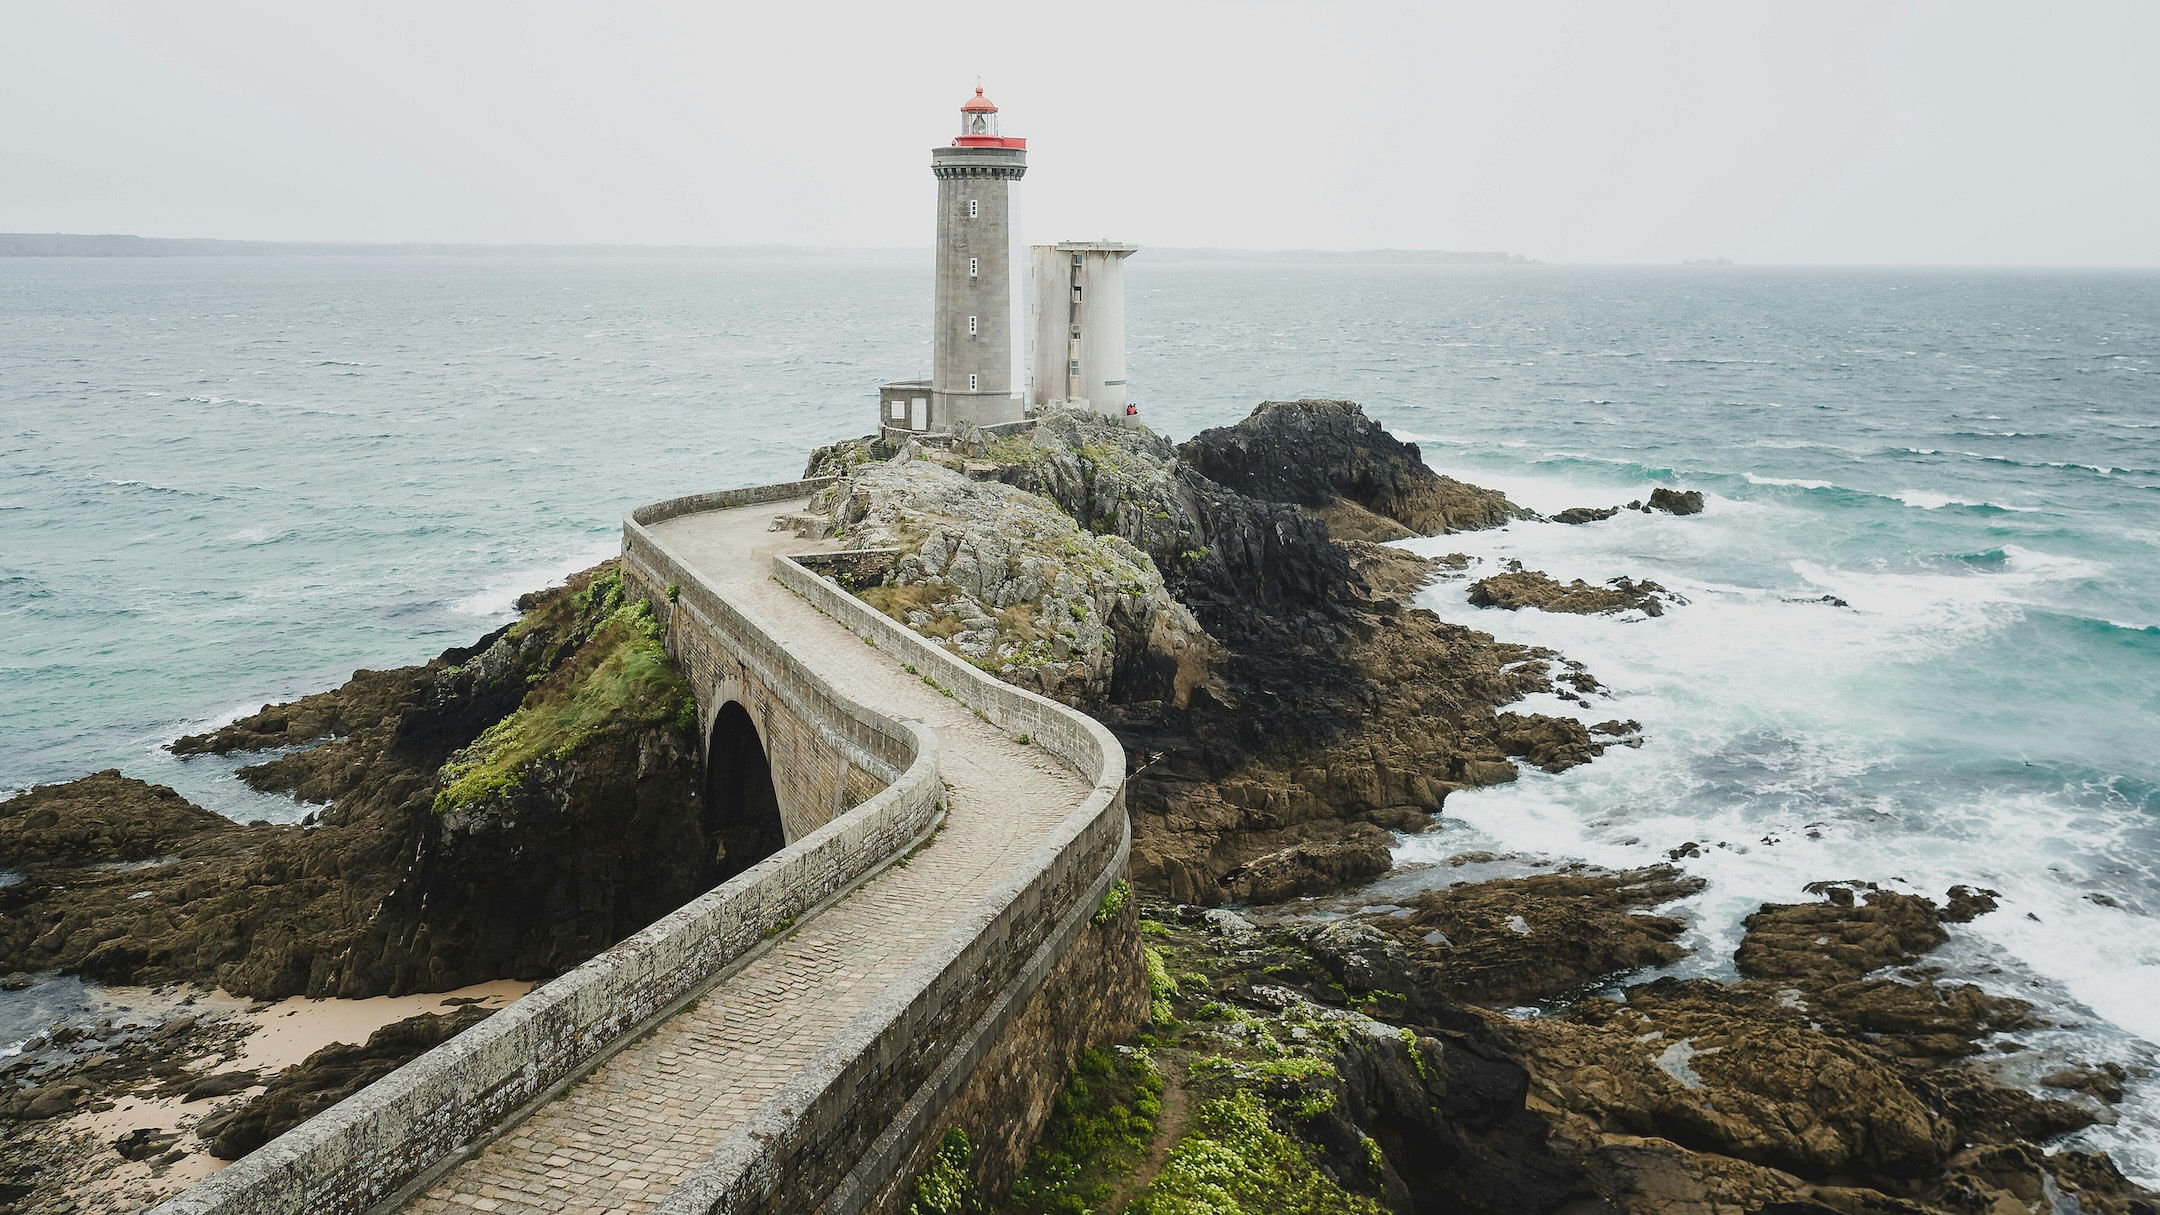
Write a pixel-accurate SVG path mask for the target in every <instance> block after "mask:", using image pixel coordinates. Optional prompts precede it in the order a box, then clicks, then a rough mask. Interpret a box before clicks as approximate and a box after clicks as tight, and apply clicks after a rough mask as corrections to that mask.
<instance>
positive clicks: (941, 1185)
mask: <svg viewBox="0 0 2160 1215" xmlns="http://www.w3.org/2000/svg"><path fill="white" fill-rule="evenodd" d="M974 1154H975V1149H974V1146H973V1145H972V1144H970V1143H969V1142H968V1137H967V1132H966V1131H963V1130H961V1129H960V1128H959V1127H957V1126H956V1127H954V1128H952V1129H951V1130H949V1131H947V1132H945V1137H944V1138H943V1139H941V1140H939V1141H938V1149H937V1154H936V1155H935V1156H932V1157H931V1158H930V1167H929V1168H927V1169H924V1170H923V1172H922V1175H921V1176H920V1177H917V1178H916V1179H915V1196H914V1200H913V1201H912V1202H910V1203H908V1215H966V1213H967V1212H970V1211H973V1210H976V1209H978V1204H977V1203H976V1201H975V1188H974V1187H973V1186H972V1185H970V1184H968V1176H967V1166H968V1161H969V1159H970V1158H972V1157H973V1156H974Z"/></svg>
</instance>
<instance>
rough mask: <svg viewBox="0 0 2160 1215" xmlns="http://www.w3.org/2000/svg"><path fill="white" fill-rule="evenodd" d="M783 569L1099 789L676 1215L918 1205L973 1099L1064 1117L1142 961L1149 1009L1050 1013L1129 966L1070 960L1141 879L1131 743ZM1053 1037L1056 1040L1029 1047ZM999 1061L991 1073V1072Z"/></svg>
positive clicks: (1023, 1119) (685, 1198) (791, 564)
mask: <svg viewBox="0 0 2160 1215" xmlns="http://www.w3.org/2000/svg"><path fill="white" fill-rule="evenodd" d="M773 565H774V574H775V577H777V578H778V579H779V580H780V582H781V584H782V585H783V586H786V587H787V588H788V589H790V590H792V591H794V592H795V593H797V594H799V595H801V596H803V598H804V599H806V600H808V601H809V602H810V603H811V604H813V605H814V606H816V607H817V608H819V609H820V610H821V611H824V612H825V613H826V614H827V615H829V616H831V617H833V618H834V619H835V620H837V621H839V622H840V623H841V624H843V625H845V626H846V627H847V628H848V629H849V630H850V631H851V632H854V633H855V634H856V635H857V636H859V637H862V638H863V639H864V640H865V641H867V642H869V643H871V644H872V645H875V646H876V647H877V648H878V649H880V650H882V651H884V652H885V653H886V654H888V655H890V656H892V657H893V658H894V659H896V660H898V661H901V662H904V663H908V664H912V665H913V666H914V667H915V668H916V669H917V670H918V671H920V672H922V673H923V674H924V675H925V676H926V677H927V678H930V679H933V680H935V681H936V683H937V684H938V685H939V686H940V687H942V688H944V689H946V690H948V691H949V692H950V693H951V694H952V695H953V697H954V699H956V700H957V701H959V702H960V703H961V704H963V705H965V706H967V707H968V708H970V709H973V710H974V711H976V712H978V713H981V714H982V715H983V716H984V717H985V718H987V719H988V720H989V721H990V722H991V723H992V724H994V725H996V726H998V727H1000V728H1002V729H1004V730H1006V731H1008V732H1010V733H1012V734H1014V735H1016V736H1017V735H1020V734H1025V735H1027V736H1028V737H1029V740H1030V741H1031V742H1032V743H1033V744H1035V745H1037V746H1040V747H1042V748H1043V749H1044V750H1046V751H1048V752H1049V753H1050V754H1051V755H1053V756H1055V757H1057V758H1058V759H1059V760H1060V761H1061V762H1063V763H1064V764H1066V765H1067V766H1068V767H1070V768H1072V769H1073V770H1074V771H1076V772H1078V773H1079V774H1080V775H1081V776H1083V777H1084V778H1086V779H1087V780H1088V781H1089V782H1090V784H1091V786H1092V788H1091V789H1090V791H1089V793H1088V795H1087V797H1086V798H1085V799H1083V800H1082V802H1081V803H1080V805H1078V806H1076V807H1075V808H1074V810H1073V812H1072V813H1071V814H1070V815H1068V816H1067V817H1066V818H1065V820H1064V821H1063V822H1062V823H1061V824H1060V825H1059V828H1058V830H1057V831H1056V832H1054V833H1053V834H1052V836H1051V837H1050V838H1049V839H1047V840H1045V841H1044V843H1043V845H1042V846H1041V847H1040V848H1038V849H1037V850H1036V851H1035V852H1034V853H1033V854H1031V855H1030V856H1029V858H1028V860H1027V861H1026V862H1024V863H1023V864H1022V865H1021V866H1020V867H1019V868H1018V869H1017V870H1016V871H1015V872H1014V873H1013V874H1012V875H1011V876H1010V877H1008V879H1007V880H1006V881H1005V882H1004V883H1003V884H1001V885H1000V886H998V887H997V888H996V889H994V890H993V891H992V892H991V893H990V894H989V895H988V896H986V897H985V898H984V899H983V900H982V901H981V903H980V904H978V906H977V907H976V908H975V910H974V913H973V914H972V915H971V916H970V917H969V918H968V919H967V920H966V921H964V922H963V923H962V924H960V925H959V926H958V927H956V928H955V929H954V930H953V932H951V933H950V934H948V936H947V937H946V938H945V939H944V940H943V941H942V942H940V943H939V945H938V946H937V947H936V948H934V949H932V950H930V951H929V952H928V953H926V955H925V956H924V957H923V958H922V959H921V960H920V961H919V962H917V963H916V965H915V966H913V967H911V968H910V969H909V970H908V971H907V972H906V974H904V975H903V976H902V977H901V978H900V979H899V980H898V981H896V982H895V983H894V984H893V985H892V986H891V988H890V989H888V991H887V993H886V995H885V997H884V998H883V999H882V1000H881V1001H880V1003H879V1004H878V1005H876V1006H874V1007H873V1008H871V1009H870V1010H869V1011H868V1012H867V1013H865V1014H864V1015H863V1016H862V1017H861V1018H860V1019H859V1020H858V1021H857V1022H856V1023H855V1025H854V1026H852V1027H851V1029H850V1041H849V1042H848V1043H847V1044H846V1045H845V1046H844V1047H842V1048H841V1049H837V1050H833V1051H830V1052H828V1053H827V1054H826V1055H825V1056H824V1060H823V1062H824V1064H825V1065H824V1066H823V1067H821V1068H817V1069H811V1070H809V1071H806V1072H804V1073H802V1074H799V1075H798V1076H796V1077H795V1078H794V1079H793V1080H792V1081H791V1082H790V1083H789V1084H788V1085H787V1086H785V1087H783V1088H782V1089H781V1090H780V1091H779V1092H778V1093H777V1094H775V1095H774V1097H773V1098H772V1099H771V1100H770V1101H769V1102H768V1103H767V1105H766V1107H765V1109H764V1110H762V1111H760V1114H759V1115H758V1116H757V1117H756V1118H754V1119H753V1120H752V1122H751V1123H750V1125H749V1126H747V1127H746V1128H744V1130H743V1131H742V1132H741V1133H739V1134H737V1135H736V1136H734V1137H733V1138H732V1139H731V1140H730V1141H729V1142H728V1143H727V1144H725V1145H723V1146H722V1147H721V1149H720V1150H718V1151H716V1152H714V1153H713V1154H712V1155H711V1156H710V1157H709V1158H708V1159H707V1160H706V1162H705V1163H704V1164H703V1165H702V1166H700V1168H699V1169H698V1170H697V1172H696V1173H695V1174H693V1175H692V1176H691V1177H690V1178H689V1179H687V1180H686V1181H685V1182H684V1183H683V1184H681V1185H679V1186H678V1187H677V1188H676V1189H675V1191H674V1192H673V1193H671V1194H670V1195H669V1196H668V1198H667V1200H666V1201H664V1202H663V1203H661V1204H660V1206H659V1207H658V1208H656V1211H657V1212H660V1213H664V1215H705V1213H711V1215H719V1213H721V1212H726V1213H729V1215H741V1213H748V1212H774V1213H778V1212H787V1211H801V1210H808V1209H819V1210H825V1211H834V1212H852V1211H861V1210H874V1211H883V1210H888V1209H897V1208H899V1207H902V1206H904V1205H905V1203H906V1194H905V1190H904V1185H902V1183H901V1179H903V1178H905V1177H907V1176H910V1175H911V1172H912V1170H913V1169H914V1168H915V1167H918V1166H919V1164H920V1161H921V1158H922V1154H923V1152H924V1151H925V1150H926V1149H927V1148H928V1147H929V1146H930V1145H931V1144H932V1142H933V1141H934V1139H935V1138H936V1135H937V1133H938V1131H939V1129H940V1128H941V1127H943V1126H945V1125H949V1124H950V1119H949V1111H952V1110H953V1109H954V1107H955V1106H956V1105H959V1106H963V1107H967V1108H968V1109H971V1110H973V1111H975V1112H977V1113H982V1112H987V1111H988V1110H990V1109H992V1108H994V1107H996V1106H997V1105H998V1104H999V1103H998V1102H997V1100H996V1098H997V1097H998V1096H1000V1095H1002V1096H1004V1097H1006V1098H1007V1100H1008V1101H1013V1098H1015V1097H1016V1096H1017V1097H1021V1098H1024V1099H1023V1100H1018V1101H1013V1103H1012V1104H1011V1105H1010V1106H1008V1107H1007V1112H1008V1113H1009V1114H1010V1115H1011V1119H1012V1120H1011V1121H1010V1122H1009V1123H1008V1124H1007V1125H1006V1130H1007V1131H1008V1132H1010V1133H1011V1134H1012V1136H1013V1137H1014V1138H1015V1139H1020V1140H1023V1141H1024V1140H1025V1139H1026V1138H1027V1137H1028V1136H1029V1135H1030V1134H1031V1133H1032V1131H1033V1130H1034V1129H1036V1128H1038V1127H1039V1126H1040V1125H1041V1121H1042V1119H1043V1118H1044V1117H1045V1116H1046V1115H1047V1113H1048V1104H1049V1098H1050V1096H1051V1095H1052V1094H1054V1093H1055V1092H1056V1090H1057V1087H1058V1085H1059V1083H1060V1082H1061V1081H1062V1078H1063V1075H1064V1071H1065V1068H1066V1067H1067V1066H1068V1065H1069V1064H1070V1061H1071V1057H1072V1055H1073V1054H1074V1053H1076V1052H1077V1050H1078V1048H1079V1044H1080V1042H1081V1041H1082V1040H1083V1039H1084V1037H1085V1036H1086V1035H1087V1034H1088V1033H1089V1031H1091V1030H1093V1031H1098V1032H1101V1033H1102V1034H1103V1035H1104V1036H1108V1035H1109V1034H1114V1033H1116V1032H1118V1030H1119V1029H1120V1028H1121V1027H1122V1026H1123V1025H1124V1024H1126V1023H1127V1018H1131V1019H1133V1020H1136V1019H1137V1017H1138V1015H1139V1009H1140V1007H1141V1006H1142V1005H1143V1004H1144V992H1145V987H1144V980H1143V978H1142V976H1141V973H1140V972H1139V970H1138V969H1137V967H1136V966H1135V967H1128V968H1126V970H1127V972H1128V973H1127V974H1126V976H1125V978H1126V981H1127V983H1128V984H1129V988H1128V990H1129V992H1130V993H1132V999H1131V1000H1130V1001H1124V1000H1119V999H1118V998H1117V997H1116V996H1115V995H1112V996H1110V997H1108V998H1107V999H1106V1000H1105V1001H1104V1011H1103V1016H1102V1017H1101V1018H1098V1019H1094V1020H1087V1019H1081V1020H1074V1019H1067V1020H1066V1021H1065V1022H1064V1023H1062V1024H1057V1025H1052V1024H1051V1022H1053V1021H1054V1020H1055V1018H1054V1017H1052V1016H1051V1015H1049V1014H1047V1013H1045V1012H1044V1010H1043V1008H1042V1005H1041V1003H1040V1002H1039V998H1040V997H1041V994H1042V993H1043V992H1044V990H1045V985H1046V984H1048V983H1050V982H1051V981H1052V979H1053V978H1054V977H1057V976H1060V975H1062V976H1063V977H1064V980H1065V982H1066V983H1068V984H1071V983H1073V982H1075V981H1076V980H1075V976H1076V975H1078V974H1081V973H1085V972H1086V971H1088V970H1090V969H1100V970H1102V971H1103V972H1105V973H1112V972H1115V971H1116V970H1117V969H1118V968H1117V966H1116V965H1115V963H1114V961H1113V962H1108V963H1105V964H1103V965H1101V966H1100V967H1087V966H1083V967H1081V968H1080V969H1079V970H1078V971H1076V970H1075V969H1074V968H1073V967H1071V966H1066V965H1061V964H1062V963H1063V962H1064V960H1065V957H1066V954H1067V952H1068V950H1070V949H1071V948H1072V947H1073V946H1074V944H1075V942H1076V941H1080V940H1081V939H1082V937H1083V934H1085V933H1087V932H1088V930H1089V925H1090V920H1091V919H1092V917H1093V915H1094V912H1095V909H1096V907H1097V906H1098V905H1099V903H1100V902H1101V900H1102V897H1103V895H1104V894H1106V893H1107V892H1108V890H1109V888H1110V886H1111V885H1112V883H1114V882H1115V881H1116V880H1117V879H1118V878H1119V877H1120V876H1122V874H1123V873H1124V871H1125V863H1126V857H1127V855H1128V853H1129V851H1130V848H1131V843H1132V832H1131V825H1130V823H1129V821H1128V820H1127V818H1126V815H1125V792H1124V788H1125V752H1124V748H1123V747H1122V746H1120V745H1119V743H1118V741H1117V739H1116V738H1115V737H1114V736H1112V735H1111V733H1110V732H1109V730H1108V729H1106V728H1104V727H1103V725H1102V724H1101V723H1100V722H1097V721H1096V720H1095V719H1093V718H1091V717H1088V716H1087V715H1085V714H1083V713H1080V712H1078V711H1077V710H1074V709H1071V708H1069V707H1067V706H1065V705H1061V704H1059V703H1057V702H1056V701H1053V700H1050V699H1048V698H1046V697H1043V696H1039V695H1036V694H1035V693H1033V692H1027V691H1023V690H1021V689H1019V688H1015V687H1012V686H1011V685H1009V684H1006V683H1003V682H1002V681H1000V680H998V679H996V678H994V677H993V676H991V675H989V674H987V673H986V672H984V671H982V670H980V669H978V668H976V667H974V666H972V665H970V664H969V663H967V662H965V661H963V660H961V659H959V658H957V657H955V656H954V655H952V654H951V653H949V652H948V651H946V650H944V649H942V648H940V647H938V646H936V645H933V644H931V643H930V642H929V641H927V640H925V639H924V638H922V637H920V636H918V635H916V634H915V633H914V632H913V631H911V630H909V629H907V628H906V627H905V626H903V625H901V624H899V623H898V622H896V621H894V620H892V619H891V618H890V617H887V616H885V615H884V614H882V613H880V612H878V611H877V610H875V609H874V608H872V607H870V606H869V605H868V604H866V603H864V602H862V601H861V600H860V599H857V598H856V597H855V596H853V595H851V594H849V593H847V592H846V591H844V590H842V589H841V588H840V587H838V586H836V585H834V584H833V583H832V582H830V581H827V580H826V579H824V578H820V577H819V576H817V575H816V574H815V573H813V572H811V571H810V570H809V569H807V568H805V566H804V565H802V564H801V563H799V562H797V561H794V560H790V559H788V558H786V557H780V558H775V559H774V562H773ZM1129 932H1130V929H1129V928H1128V933H1129ZM1129 944H1130V948H1128V949H1126V950H1125V951H1123V952H1124V954H1125V956H1127V957H1128V958H1130V959H1131V960H1133V961H1135V962H1136V961H1137V956H1138V950H1137V937H1136V936H1132V937H1131V938H1130V941H1129ZM1085 952H1086V951H1083V953H1085ZM1103 952H1104V954H1105V956H1106V957H1108V958H1113V959H1114V958H1115V957H1116V956H1118V954H1119V952H1120V951H1118V950H1117V949H1116V948H1115V947H1111V946H1105V948H1104V951H1103ZM1043 1029H1049V1030H1052V1031H1056V1032H1051V1033H1048V1034H1046V1035H1045V1036H1044V1037H1043V1038H1042V1039H1041V1040H1039V1041H1034V1042H1030V1041H1028V1040H1027V1038H1028V1034H1029V1033H1030V1032H1038V1031H1041V1030H1043ZM986 1064H987V1065H988V1066H989V1067H990V1069H991V1072H990V1074H984V1073H983V1072H982V1070H981V1069H982V1068H983V1067H984V1066H985V1065H986ZM1015 1070H1024V1071H1027V1072H1029V1073H1030V1074H1031V1075H1032V1076H1033V1077H1034V1081H1033V1082H1032V1083H1030V1084H1024V1085H1018V1086H1013V1085H1004V1086H1000V1085H999V1084H997V1083H996V1081H995V1077H996V1075H997V1074H1006V1075H1010V1073H1012V1072H1013V1071H1015ZM1001 1088H1002V1090H1003V1091H1002V1093H1001V1091H1000V1090H1001ZM1007 1176H1008V1177H1009V1174H1007ZM1000 1179H1001V1178H1000V1177H998V1176H994V1175H993V1176H992V1177H990V1178H989V1180H991V1181H993V1182H995V1181H997V1180H1000Z"/></svg>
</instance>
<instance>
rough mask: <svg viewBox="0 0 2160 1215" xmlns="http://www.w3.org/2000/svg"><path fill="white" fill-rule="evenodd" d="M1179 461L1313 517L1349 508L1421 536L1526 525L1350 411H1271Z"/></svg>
mask: <svg viewBox="0 0 2160 1215" xmlns="http://www.w3.org/2000/svg"><path fill="white" fill-rule="evenodd" d="M1178 451H1179V454H1180V455H1182V456H1183V457H1184V459H1185V462H1186V463H1187V464H1189V465H1191V466H1192V467H1193V469H1194V470H1195V471H1197V472H1199V473H1200V474H1201V475H1202V476H1204V477H1207V478H1209V479H1210V480H1213V481H1215V482H1217V483H1219V484H1222V485H1226V486H1229V487H1230V488H1231V489H1235V490H1238V491H1240V492H1241V493H1244V494H1247V495H1249V496H1251V497H1255V498H1260V499H1264V500H1266V501H1270V502H1294V503H1296V504H1298V505H1300V506H1307V507H1328V506H1331V505H1333V504H1334V503H1335V502H1336V501H1338V500H1344V501H1348V502H1351V503H1354V504H1356V505H1357V506H1359V507H1361V508H1363V509H1364V510H1366V511H1369V512H1371V513H1372V514H1375V515H1379V516H1382V517H1383V518H1386V519H1391V520H1393V521H1394V522H1396V523H1397V524H1399V525H1401V526H1402V527H1405V528H1408V529H1409V531H1410V532H1412V533H1416V534H1419V535H1427V536H1431V535H1438V534H1440V533H1443V532H1461V531H1475V530H1478V529H1480V528H1487V527H1498V526H1500V525H1501V524H1503V523H1507V522H1509V521H1510V520H1513V519H1519V518H1522V517H1524V512H1523V510H1522V509H1521V508H1520V507H1518V506H1516V505H1515V504H1514V503H1512V502H1509V501H1508V500H1507V498H1506V497H1504V496H1503V495H1500V494H1496V493H1494V492H1492V491H1491V490H1487V489H1479V488H1478V487H1477V486H1474V485H1465V484H1463V483H1462V482H1460V481H1456V480H1452V479H1450V478H1448V477H1443V476H1441V475H1439V474H1438V473H1435V472H1433V471H1432V470H1431V469H1430V468H1428V467H1426V465H1425V461H1424V458H1423V457H1422V456H1421V455H1420V454H1419V452H1418V449H1417V444H1415V443H1405V442H1403V441H1401V440H1400V439H1397V438H1396V437H1395V436H1393V435H1391V434H1389V433H1388V432H1387V430H1386V428H1384V427H1382V426H1381V425H1380V424H1379V423H1378V422H1375V421H1373V420H1372V419H1370V418H1368V417H1366V416H1365V411H1364V410H1363V409H1361V408H1359V407H1358V406H1357V404H1356V403H1355V402H1351V401H1314V400H1306V401H1267V402H1264V403H1262V404H1261V405H1260V406H1259V407H1258V408H1257V409H1255V410H1253V412H1252V414H1251V416H1249V417H1247V418H1246V419H1245V420H1244V421H1242V422H1239V423H1238V424H1237V425H1235V426H1218V427H1215V428H1213V429H1211V430H1203V431H1201V432H1200V433H1199V434H1197V435H1194V436H1193V437H1192V438H1191V439H1188V440H1186V442H1185V443H1184V445H1183V446H1181V447H1180V448H1179V449H1178ZM1358 538H1366V537H1358ZM1380 538H1392V537H1380Z"/></svg>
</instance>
